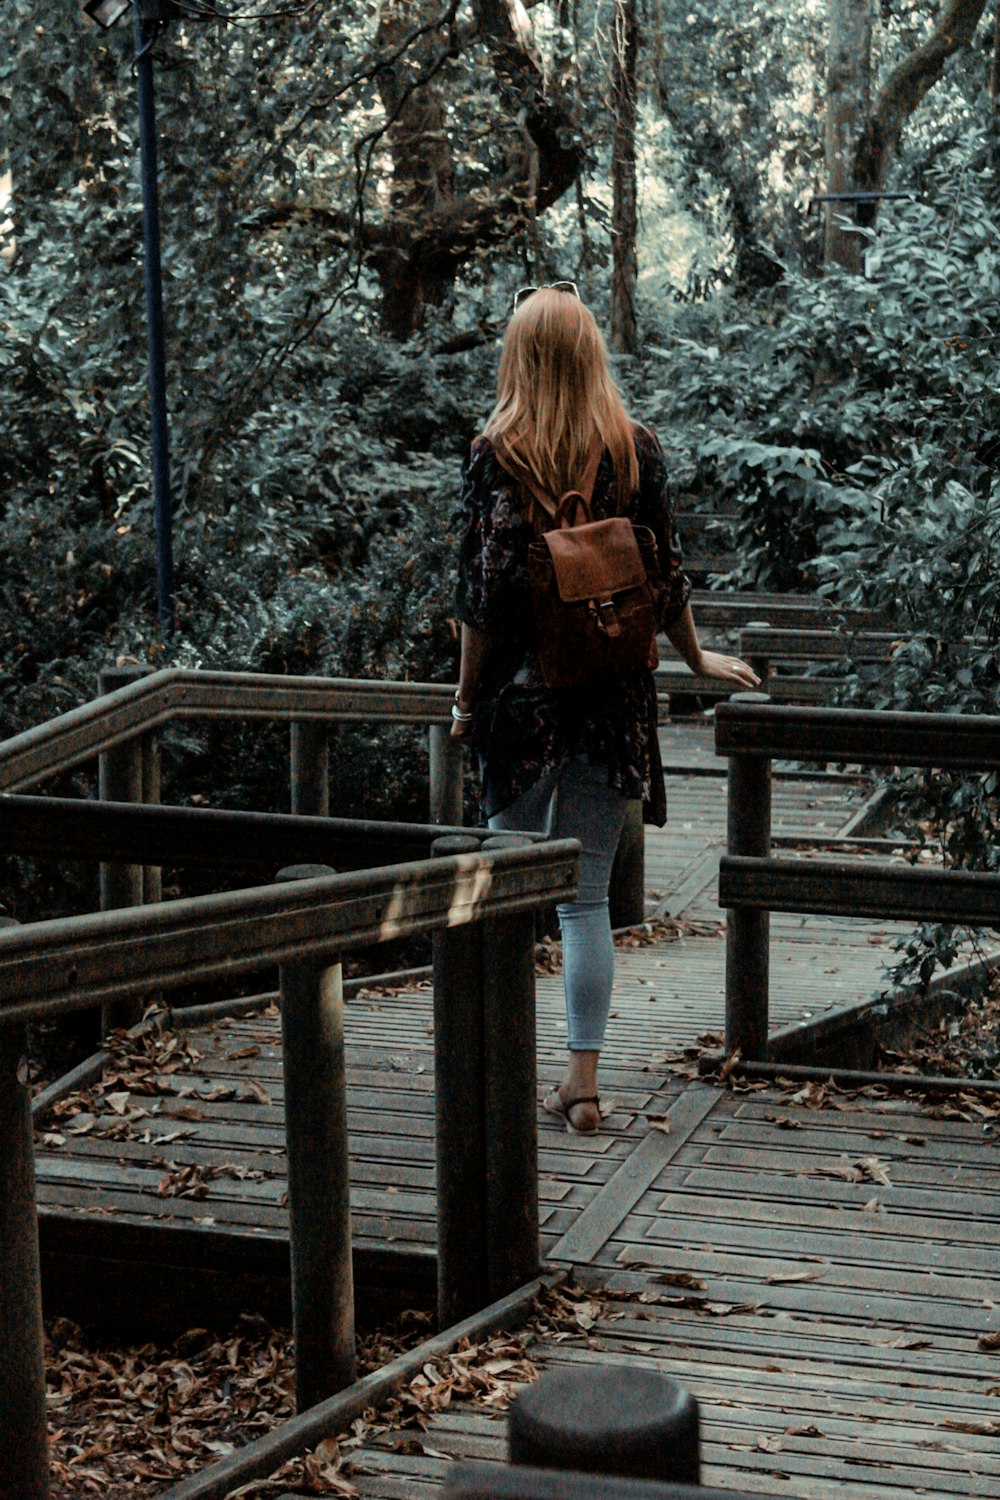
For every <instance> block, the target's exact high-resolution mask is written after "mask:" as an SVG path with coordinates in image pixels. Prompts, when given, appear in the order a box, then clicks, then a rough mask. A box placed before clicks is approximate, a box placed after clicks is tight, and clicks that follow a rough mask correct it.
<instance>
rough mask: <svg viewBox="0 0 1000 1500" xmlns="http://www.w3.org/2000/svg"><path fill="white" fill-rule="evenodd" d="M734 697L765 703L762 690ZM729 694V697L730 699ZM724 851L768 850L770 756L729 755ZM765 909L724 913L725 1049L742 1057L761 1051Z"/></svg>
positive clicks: (753, 1057)
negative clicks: (726, 826) (738, 1050)
mask: <svg viewBox="0 0 1000 1500" xmlns="http://www.w3.org/2000/svg"><path fill="white" fill-rule="evenodd" d="M734 698H735V700H736V701H739V702H746V703H751V702H752V703H767V702H768V701H769V700H768V698H767V695H766V694H765V693H738V694H735V695H734ZM732 701H733V699H730V702H732ZM727 821H728V832H727V852H728V853H729V854H749V855H758V856H762V857H765V858H766V857H767V856H768V855H769V854H770V852H771V761H770V757H769V756H764V755H732V756H730V757H729V805H728V820H727ZM770 923H771V915H770V912H768V911H766V910H763V909H753V908H740V909H737V910H733V911H730V912H728V913H727V917H726V1051H727V1052H732V1051H733V1050H734V1049H735V1048H737V1047H738V1048H739V1049H740V1054H741V1056H742V1057H743V1059H744V1061H754V1062H759V1061H763V1060H764V1059H765V1058H766V1056H767V1011H768V989H769V965H770V930H771V929H770Z"/></svg>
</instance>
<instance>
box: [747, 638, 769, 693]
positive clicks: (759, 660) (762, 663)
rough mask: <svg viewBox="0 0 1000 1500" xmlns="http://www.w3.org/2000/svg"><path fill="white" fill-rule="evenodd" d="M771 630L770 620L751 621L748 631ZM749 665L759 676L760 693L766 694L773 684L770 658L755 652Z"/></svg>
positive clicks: (750, 658)
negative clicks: (771, 683)
mask: <svg viewBox="0 0 1000 1500" xmlns="http://www.w3.org/2000/svg"><path fill="white" fill-rule="evenodd" d="M770 628H771V622H770V620H750V621H749V622H748V623H747V629H748V630H770ZM749 665H750V666H751V667H752V668H753V670H754V671H755V672H756V673H757V676H758V677H759V678H760V689H759V691H760V692H761V693H765V694H766V693H767V691H768V688H769V686H770V682H771V658H770V656H769V655H764V654H763V653H761V652H755V653H754V654H753V655H752V656H751V657H749Z"/></svg>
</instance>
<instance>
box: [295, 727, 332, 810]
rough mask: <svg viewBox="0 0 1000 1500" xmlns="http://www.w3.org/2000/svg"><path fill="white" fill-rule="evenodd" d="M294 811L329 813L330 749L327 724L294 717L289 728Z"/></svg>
mask: <svg viewBox="0 0 1000 1500" xmlns="http://www.w3.org/2000/svg"><path fill="white" fill-rule="evenodd" d="M290 753H291V767H292V812H293V813H298V814H299V815H300V816H301V817H307V818H326V817H329V814H330V751H329V743H328V739H327V730H326V725H325V724H321V723H319V722H318V721H317V720H315V719H293V720H292V723H291V731H290Z"/></svg>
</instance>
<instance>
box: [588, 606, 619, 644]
mask: <svg viewBox="0 0 1000 1500" xmlns="http://www.w3.org/2000/svg"><path fill="white" fill-rule="evenodd" d="M590 612H591V614H592V615H593V618H594V624H595V625H596V626H597V628H598V630H600V631H601V633H602V634H603V635H606V636H610V637H614V636H617V635H621V633H622V628H621V625H620V624H619V623H618V611H617V610H616V609H615V601H614V600H613V599H591V601H590Z"/></svg>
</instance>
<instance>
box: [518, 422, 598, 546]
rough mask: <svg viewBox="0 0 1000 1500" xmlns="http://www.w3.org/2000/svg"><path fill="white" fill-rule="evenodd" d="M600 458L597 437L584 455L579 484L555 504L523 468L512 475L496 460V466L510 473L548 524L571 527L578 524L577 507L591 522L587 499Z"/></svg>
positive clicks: (591, 493) (588, 500) (592, 491)
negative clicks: (529, 496)
mask: <svg viewBox="0 0 1000 1500" xmlns="http://www.w3.org/2000/svg"><path fill="white" fill-rule="evenodd" d="M603 456H604V443H603V442H602V441H601V439H600V438H599V437H598V438H595V440H594V445H593V447H592V448H591V450H590V452H589V454H588V455H587V466H586V468H585V469H584V471H583V473H582V475H581V476H580V483H579V485H578V486H577V487H576V488H575V489H572V490H567V491H566V493H565V494H564V495H562V496H560V498H559V501H558V503H557V502H556V501H555V500H553V498H552V496H551V495H549V494H547V493H546V491H545V490H543V489H542V487H541V485H539V484H537V483H536V481H535V479H534V476H533V475H530V474H528V473H527V472H526V471H525V470H523V469H521V470H519V471H518V472H516V473H515V472H514V470H513V469H512V468H511V467H509V466H508V464H506V463H504V461H503V459H500V463H501V466H502V467H504V468H507V469H508V472H509V473H514V477H515V478H516V479H518V480H519V481H520V483H521V484H523V485H524V487H525V489H527V490H529V491H530V492H531V494H532V495H533V496H534V498H535V500H536V501H537V502H538V505H539V507H540V508H541V509H542V510H543V511H544V512H545V514H546V515H547V516H548V518H549V520H550V521H553V522H554V523H555V525H556V526H564V525H565V526H573V525H576V524H578V522H577V520H576V517H577V515H578V512H579V508H580V507H581V505H582V508H583V512H584V519H585V520H587V521H589V520H590V519H591V516H590V500H591V496H592V495H593V493H594V484H595V482H596V480H597V471H598V469H599V468H600V466H601V459H602V458H603ZM498 458H499V455H498Z"/></svg>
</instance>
